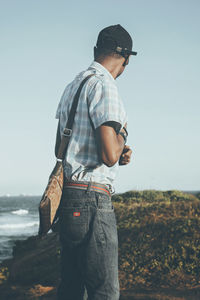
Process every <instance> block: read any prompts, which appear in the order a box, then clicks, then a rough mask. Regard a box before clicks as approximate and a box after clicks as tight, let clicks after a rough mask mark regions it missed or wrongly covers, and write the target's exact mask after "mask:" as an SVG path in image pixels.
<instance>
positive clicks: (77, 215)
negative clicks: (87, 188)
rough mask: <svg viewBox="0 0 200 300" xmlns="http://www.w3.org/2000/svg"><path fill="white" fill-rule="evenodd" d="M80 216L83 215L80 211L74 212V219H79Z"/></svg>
mask: <svg viewBox="0 0 200 300" xmlns="http://www.w3.org/2000/svg"><path fill="white" fill-rule="evenodd" d="M80 214H81V213H80V211H74V212H73V216H74V217H79V216H80Z"/></svg>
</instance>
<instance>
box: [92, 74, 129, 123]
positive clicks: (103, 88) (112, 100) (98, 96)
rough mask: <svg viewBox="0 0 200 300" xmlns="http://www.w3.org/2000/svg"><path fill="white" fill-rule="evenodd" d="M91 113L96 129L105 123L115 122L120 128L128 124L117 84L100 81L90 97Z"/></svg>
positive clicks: (93, 88)
mask: <svg viewBox="0 0 200 300" xmlns="http://www.w3.org/2000/svg"><path fill="white" fill-rule="evenodd" d="M88 100H89V113H90V118H91V120H92V123H93V125H94V128H95V129H96V128H98V127H99V126H101V125H102V124H103V123H105V122H109V121H114V122H117V123H119V124H120V128H121V127H122V126H124V124H125V122H126V112H125V109H124V105H123V102H122V101H121V99H120V97H119V95H118V90H117V86H116V85H115V84H111V83H109V82H108V83H107V82H103V81H102V80H98V81H97V82H96V83H95V85H94V86H93V87H92V90H91V92H90V93H89V95H88Z"/></svg>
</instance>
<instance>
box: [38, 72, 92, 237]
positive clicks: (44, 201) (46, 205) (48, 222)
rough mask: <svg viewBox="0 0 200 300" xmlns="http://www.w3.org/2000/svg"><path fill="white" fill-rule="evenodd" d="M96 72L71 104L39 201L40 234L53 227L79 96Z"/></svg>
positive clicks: (81, 85)
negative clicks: (52, 165) (45, 185)
mask: <svg viewBox="0 0 200 300" xmlns="http://www.w3.org/2000/svg"><path fill="white" fill-rule="evenodd" d="M93 75H94V74H91V75H88V76H87V77H86V78H85V79H84V80H83V81H82V82H81V84H80V86H79V88H78V90H77V92H76V94H75V96H74V99H73V103H72V106H71V110H70V113H69V118H68V120H67V124H66V127H65V128H64V131H63V134H62V137H61V142H60V146H59V149H58V154H57V161H56V165H55V167H54V169H53V171H52V172H51V175H50V176H49V180H48V184H47V187H46V189H45V191H44V193H43V195H42V198H41V200H40V203H39V219H40V222H39V231H38V234H39V236H42V235H45V234H47V232H48V231H49V230H50V229H52V227H53V225H54V223H55V221H56V219H57V212H58V207H59V204H60V200H61V196H62V191H63V183H64V172H63V163H62V162H63V159H64V158H65V154H66V152H67V148H68V145H69V141H70V137H71V135H72V127H73V123H74V118H75V113H76V110H77V106H78V101H79V96H80V93H81V90H82V87H83V85H84V84H85V82H86V81H87V80H88V79H89V78H90V77H91V76H93Z"/></svg>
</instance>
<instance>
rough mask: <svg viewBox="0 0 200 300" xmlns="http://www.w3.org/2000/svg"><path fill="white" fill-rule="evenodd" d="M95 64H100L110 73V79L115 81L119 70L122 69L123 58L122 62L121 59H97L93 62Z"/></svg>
mask: <svg viewBox="0 0 200 300" xmlns="http://www.w3.org/2000/svg"><path fill="white" fill-rule="evenodd" d="M95 61H96V62H98V63H99V64H101V65H102V66H103V67H104V68H106V69H107V70H108V72H110V74H111V75H112V77H113V78H114V79H116V78H117V77H118V75H119V73H120V69H121V67H122V64H123V58H122V61H121V59H117V60H116V59H114V58H112V57H111V58H110V57H109V58H104V59H98V60H95Z"/></svg>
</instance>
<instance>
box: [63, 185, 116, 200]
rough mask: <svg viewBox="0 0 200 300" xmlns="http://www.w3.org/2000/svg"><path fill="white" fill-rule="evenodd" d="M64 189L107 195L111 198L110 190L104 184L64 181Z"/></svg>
mask: <svg viewBox="0 0 200 300" xmlns="http://www.w3.org/2000/svg"><path fill="white" fill-rule="evenodd" d="M64 188H70V189H80V190H87V191H94V192H98V193H102V194H105V195H109V196H110V197H111V193H110V190H109V188H108V187H107V186H106V185H105V184H101V183H97V182H92V181H91V182H88V181H87V182H86V181H66V182H64Z"/></svg>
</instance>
